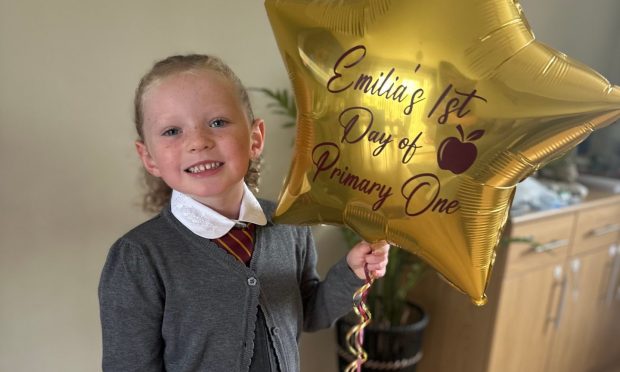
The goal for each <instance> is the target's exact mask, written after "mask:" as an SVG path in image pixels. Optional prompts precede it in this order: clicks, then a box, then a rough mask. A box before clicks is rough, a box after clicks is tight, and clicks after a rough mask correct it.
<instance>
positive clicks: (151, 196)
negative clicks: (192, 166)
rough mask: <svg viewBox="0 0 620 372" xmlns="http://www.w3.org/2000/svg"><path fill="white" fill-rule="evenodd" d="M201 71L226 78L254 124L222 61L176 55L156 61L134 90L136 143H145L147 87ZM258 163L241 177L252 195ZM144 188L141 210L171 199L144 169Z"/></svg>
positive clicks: (240, 87) (236, 81)
mask: <svg viewBox="0 0 620 372" xmlns="http://www.w3.org/2000/svg"><path fill="white" fill-rule="evenodd" d="M200 69H208V70H211V71H216V72H218V73H220V74H221V75H222V76H224V77H225V78H226V79H228V80H229V81H230V82H231V83H232V84H233V86H234V87H235V89H236V90H237V94H238V97H239V99H240V100H241V103H242V104H243V106H244V109H245V112H246V115H247V118H248V120H249V122H250V123H253V122H254V114H253V112H252V106H251V104H250V98H249V96H248V92H247V90H246V89H245V87H244V86H243V84H242V83H241V80H239V78H238V77H237V75H235V73H234V72H233V71H232V70H231V69H230V67H228V65H226V64H225V63H224V62H223V61H222V60H221V59H219V58H217V57H214V56H209V55H203V54H188V55H175V56H170V57H168V58H165V59H163V60H161V61H158V62H156V63H155V64H154V65H153V67H152V68H151V69H150V70H149V71H148V72H147V73H146V74H145V75H144V76H143V77H142V79H140V83H139V84H138V87H137V88H136V93H135V96H134V123H135V125H136V132H137V133H138V140H139V141H142V142H144V132H143V126H144V113H143V111H142V110H143V107H142V106H143V100H144V94H145V93H146V91H147V90H148V89H149V87H151V86H152V85H153V84H156V83H157V82H159V81H161V80H162V79H164V78H166V77H168V76H172V75H175V74H178V73H183V72H188V71H192V70H200ZM260 163H261V158H258V159H254V160H251V161H250V164H249V166H248V171H247V173H246V174H245V178H244V180H245V183H246V184H247V185H248V187H249V188H250V189H251V190H252V191H254V192H256V191H257V190H258V180H259V177H260ZM144 186H145V188H146V192H145V194H144V198H143V200H142V207H143V209H144V210H145V211H148V212H158V211H159V210H160V209H161V208H162V207H163V206H164V205H166V203H168V201H169V200H170V195H171V194H172V189H171V188H170V187H169V186H168V185H167V184H166V183H165V182H164V181H163V180H162V179H161V178H159V177H155V176H153V175H151V174H150V173H148V172H147V171H146V170H144Z"/></svg>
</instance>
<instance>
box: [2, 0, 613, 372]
mask: <svg viewBox="0 0 620 372" xmlns="http://www.w3.org/2000/svg"><path fill="white" fill-rule="evenodd" d="M523 3H524V5H525V6H526V11H528V12H530V13H533V12H539V13H540V15H541V17H542V19H540V18H537V17H534V16H531V17H530V18H531V20H532V23H533V25H534V27H535V29H536V26H541V28H543V27H544V26H545V23H544V17H553V18H554V23H555V22H558V23H557V24H559V26H553V25H550V26H548V27H547V28H546V31H543V30H539V32H537V35H538V36H539V37H540V38H543V34H544V33H549V35H550V36H552V37H553V38H556V39H554V40H548V41H549V42H550V43H551V44H552V45H554V43H557V42H564V43H566V44H565V45H566V46H573V41H571V40H570V39H566V35H565V34H564V33H569V34H570V33H572V32H576V31H575V30H577V29H579V30H581V31H583V32H586V33H588V35H589V36H588V37H584V38H582V39H579V43H580V46H579V47H578V48H577V50H576V51H577V52H579V53H585V55H580V56H575V57H578V58H580V59H582V60H584V61H586V62H587V63H589V64H595V63H600V66H597V68H601V69H603V68H605V64H606V63H608V64H609V67H611V66H612V65H613V64H611V62H610V60H608V58H609V57H608V56H607V55H606V53H607V52H606V48H608V45H609V43H610V42H611V43H613V41H610V40H608V39H607V38H612V40H613V38H616V37H617V36H616V35H618V32H617V31H618V28H615V33H611V35H610V32H611V31H609V30H612V29H613V27H616V26H613V25H617V23H616V22H615V20H616V19H619V18H620V14H619V13H618V5H617V0H606V1H603V0H600V1H598V2H593V3H592V4H586V3H584V2H582V1H579V2H578V1H574V0H555V1H553V2H548V3H546V4H547V5H541V4H538V3H539V2H535V1H533V0H528V1H523ZM550 3H553V4H550ZM561 4H570V6H571V7H575V10H574V11H569V10H562V9H559V8H556V7H557V6H558V5H561ZM596 4H598V6H597V5H596ZM536 8H538V9H536ZM565 11H566V12H568V13H570V17H572V16H574V17H580V19H583V18H585V22H584V21H582V20H580V21H575V20H574V19H573V18H570V17H566V16H564V15H563V14H564V12H565ZM537 14H538V13H537ZM581 17H583V18H581ZM599 38H600V39H601V40H599ZM592 40H596V42H592ZM584 43H585V44H587V45H581V44H584ZM599 43H600V45H599ZM615 45H616V46H617V45H618V44H617V42H616V44H615ZM580 48H584V50H583V51H582V50H581V49H580ZM593 50H594V51H593ZM618 50H620V48H616V49H615V50H614V51H615V54H616V56H617V54H618ZM588 51H589V52H588ZM184 52H208V53H213V54H217V55H219V56H221V57H223V58H224V59H225V60H226V61H228V62H229V64H230V65H231V66H232V67H233V69H234V70H235V71H237V73H238V74H239V75H240V77H241V78H242V80H243V81H244V82H245V83H246V85H248V86H260V87H262V86H267V87H275V88H283V87H287V86H288V80H287V77H286V74H285V72H284V68H283V65H282V62H281V60H280V56H279V53H278V51H277V48H276V45H275V42H274V39H273V36H272V34H271V29H270V27H269V24H268V21H267V18H266V15H265V12H264V10H263V4H262V1H260V0H253V1H247V0H243V1H242V0H202V1H178V2H172V1H160V0H148V1H147V0H136V1H125V2H120V1H118V2H109V1H107V2H106V1H88V0H56V1H33V0H21V1H15V0H0V169H1V170H2V172H1V173H0V371H12V372H20V371H24V372H25V371H28V372H31V371H62V372H72V371H76V372H84V371H96V370H99V369H100V368H99V360H100V354H101V351H100V348H101V343H100V329H99V316H98V304H97V297H96V288H97V282H98V278H99V272H100V269H101V266H102V265H103V262H104V259H105V255H106V253H107V250H108V247H109V246H110V244H111V243H112V242H113V241H114V240H115V239H116V238H117V237H118V236H120V234H122V233H123V232H125V231H126V230H127V229H128V228H130V227H131V226H133V225H135V224H137V223H138V222H140V221H142V220H143V219H144V218H145V217H146V216H145V215H144V214H142V213H141V212H140V210H139V208H138V207H137V205H138V203H139V189H138V186H137V185H138V176H137V175H138V169H139V164H138V162H137V159H136V156H135V155H134V151H133V148H132V139H133V138H134V134H133V130H132V127H131V119H130V116H131V115H130V113H131V104H130V102H131V98H132V92H133V89H134V88H135V85H136V82H137V80H138V78H139V76H140V75H141V74H142V73H143V72H144V71H145V70H146V69H147V68H148V66H149V65H150V64H151V63H152V62H153V61H154V60H155V59H158V58H161V57H163V56H166V55H169V54H171V53H184ZM588 53H589V54H588ZM610 53H611V52H610ZM584 57H594V58H595V59H596V61H588V60H587V58H584ZM613 66H617V63H616V64H615V65H613ZM616 71H617V70H616ZM254 98H255V109H256V112H257V114H258V115H260V116H263V117H265V118H266V119H267V122H268V124H267V130H268V141H267V147H266V150H265V152H266V164H267V165H266V170H265V172H264V178H263V189H262V190H263V191H262V196H265V197H268V198H272V199H273V198H275V197H276V196H277V193H278V190H279V186H280V184H281V182H282V178H283V175H284V173H285V172H286V170H287V168H288V164H289V158H290V153H291V149H290V146H289V144H290V143H291V140H290V138H291V136H292V135H293V133H292V131H291V130H290V129H288V130H286V129H282V128H281V127H280V124H279V123H280V121H279V120H278V118H275V117H271V116H270V115H268V113H266V111H265V108H264V107H265V101H264V100H263V99H262V97H258V96H255V97H254ZM317 240H318V242H319V251H320V254H321V271H322V272H324V271H325V268H326V267H327V266H329V265H330V264H331V263H332V262H333V261H335V260H336V259H337V258H338V257H339V255H341V254H342V253H343V252H344V251H343V249H342V248H339V249H333V248H332V246H333V245H334V244H336V245H337V244H339V236H338V233H337V232H336V231H335V230H334V229H322V230H321V231H320V232H319V234H318V239H317ZM302 361H303V365H304V371H329V370H335V357H334V342H333V333H332V331H329V330H328V331H323V332H319V333H317V334H313V335H308V336H304V339H303V340H302Z"/></svg>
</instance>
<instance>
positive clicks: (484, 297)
mask: <svg viewBox="0 0 620 372" xmlns="http://www.w3.org/2000/svg"><path fill="white" fill-rule="evenodd" d="M471 300H472V302H473V303H474V305H476V306H484V305H486V303H487V301H488V298H487V295H486V294H483V295H482V297H480V298H478V299H476V298H472V299H471Z"/></svg>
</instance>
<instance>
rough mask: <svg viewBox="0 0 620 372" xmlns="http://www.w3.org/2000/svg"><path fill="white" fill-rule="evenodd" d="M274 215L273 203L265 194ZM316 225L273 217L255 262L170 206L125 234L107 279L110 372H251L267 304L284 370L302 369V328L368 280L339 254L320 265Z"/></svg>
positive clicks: (335, 313) (336, 309)
mask: <svg viewBox="0 0 620 372" xmlns="http://www.w3.org/2000/svg"><path fill="white" fill-rule="evenodd" d="M260 202H261V205H262V207H263V210H264V211H265V214H266V215H267V216H270V215H271V213H272V212H273V207H274V206H273V204H272V203H269V202H265V201H263V200H261V201H260ZM316 260H317V257H316V251H315V247H314V243H313V239H312V235H311V231H310V229H309V228H308V227H299V226H290V225H278V224H274V223H273V222H272V221H271V219H270V218H268V223H267V225H266V226H263V227H261V226H258V227H257V230H256V244H255V251H254V254H253V256H252V261H251V262H250V265H249V267H246V266H244V265H243V264H242V263H240V262H238V261H237V260H235V259H234V258H233V257H232V256H230V255H229V254H227V253H226V252H225V251H224V250H222V249H221V248H219V247H218V246H216V245H215V244H214V243H213V242H211V241H210V240H209V239H204V238H202V237H200V236H198V235H195V234H194V233H192V232H191V231H190V230H188V229H187V228H186V227H185V226H183V225H182V224H181V223H180V222H179V221H178V220H177V219H176V218H175V217H174V216H173V215H172V213H171V212H170V206H168V207H166V208H164V209H163V210H162V212H161V213H160V214H159V215H158V216H156V217H155V218H153V219H151V220H149V221H147V222H145V223H144V224H142V225H140V226H138V227H136V228H134V229H133V230H131V231H130V232H128V233H127V234H126V235H125V236H123V237H122V238H120V239H119V240H118V241H117V242H116V243H114V245H113V246H112V248H111V249H110V252H109V254H108V258H107V261H106V263H105V266H104V268H103V271H102V274H101V280H100V284H99V302H100V311H101V325H102V330H103V362H102V364H103V370H104V371H106V372H107V371H119V372H120V371H122V372H130V371H149V372H155V371H169V372H172V371H175V372H176V371H179V372H180V371H184V372H185V371H216V372H219V371H226V372H228V371H247V370H248V368H249V365H250V361H251V358H252V353H253V350H254V343H253V340H254V328H255V323H256V314H257V306H258V305H259V304H260V306H261V308H262V310H263V312H264V315H265V321H266V325H267V327H268V329H269V331H270V333H271V339H272V342H273V347H274V349H275V352H276V356H277V358H278V364H279V366H280V370H281V371H282V372H288V371H299V352H298V340H299V336H300V332H301V330H302V329H303V330H307V331H312V330H317V329H320V328H326V327H329V326H330V325H331V324H332V323H333V322H335V320H336V319H337V318H339V317H340V316H342V315H344V314H345V313H346V312H347V311H348V310H349V309H350V308H351V297H352V295H353V293H354V291H355V290H356V289H357V288H358V287H359V286H361V285H362V284H363V281H362V280H360V279H359V278H357V276H355V274H354V273H353V272H352V271H351V270H350V269H349V267H348V265H347V263H346V260H345V259H344V258H343V259H341V260H340V261H338V262H337V263H336V264H335V265H334V266H333V267H332V268H331V269H330V271H329V273H328V274H327V276H326V278H325V280H324V281H322V282H321V281H320V280H319V277H318V275H317V272H316V268H315V265H316Z"/></svg>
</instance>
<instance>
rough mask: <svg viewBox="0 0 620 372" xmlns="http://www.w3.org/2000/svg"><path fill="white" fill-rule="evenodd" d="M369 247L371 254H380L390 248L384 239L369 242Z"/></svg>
mask: <svg viewBox="0 0 620 372" xmlns="http://www.w3.org/2000/svg"><path fill="white" fill-rule="evenodd" d="M370 248H372V253H373V254H376V255H380V254H383V253H387V252H388V251H389V249H390V245H389V244H388V243H387V242H386V241H385V240H379V241H378V242H374V243H372V244H370Z"/></svg>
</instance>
